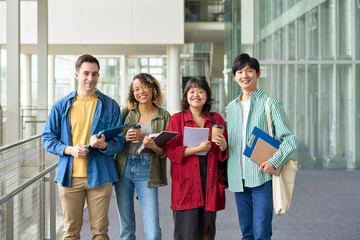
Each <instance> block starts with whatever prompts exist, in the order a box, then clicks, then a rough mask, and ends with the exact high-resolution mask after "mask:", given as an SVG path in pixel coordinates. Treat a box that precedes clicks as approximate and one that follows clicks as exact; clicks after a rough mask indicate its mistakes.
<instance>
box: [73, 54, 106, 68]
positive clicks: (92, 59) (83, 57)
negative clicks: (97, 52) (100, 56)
mask: <svg viewBox="0 0 360 240" xmlns="http://www.w3.org/2000/svg"><path fill="white" fill-rule="evenodd" d="M84 62H89V63H96V64H97V66H98V71H99V70H100V64H99V61H98V60H97V59H96V58H95V57H94V56H92V55H90V54H84V55H81V56H80V57H79V58H78V59H77V61H76V63H75V69H76V72H79V70H80V68H81V65H82V64H83V63H84Z"/></svg>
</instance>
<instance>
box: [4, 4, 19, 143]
mask: <svg viewBox="0 0 360 240" xmlns="http://www.w3.org/2000/svg"><path fill="white" fill-rule="evenodd" d="M6 12H7V14H6V49H7V84H6V87H7V89H6V92H7V93H8V94H7V97H6V98H7V100H6V101H7V108H6V116H7V119H6V133H11V134H6V133H5V134H6V143H5V144H11V143H14V142H16V141H18V140H19V139H20V1H19V0H13V1H6Z"/></svg>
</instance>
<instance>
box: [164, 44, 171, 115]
mask: <svg viewBox="0 0 360 240" xmlns="http://www.w3.org/2000/svg"><path fill="white" fill-rule="evenodd" d="M169 49H170V47H169V45H168V46H166V52H167V53H168V56H167V58H166V88H165V89H166V92H165V93H164V97H165V99H166V109H167V110H168V111H169V98H170V94H169V91H170V78H169V73H170V58H169Z"/></svg>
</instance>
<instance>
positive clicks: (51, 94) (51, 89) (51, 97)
mask: <svg viewBox="0 0 360 240" xmlns="http://www.w3.org/2000/svg"><path fill="white" fill-rule="evenodd" d="M48 64H49V68H48V70H49V71H48V84H49V85H48V106H49V107H51V106H53V105H54V103H55V56H54V55H49V57H48Z"/></svg>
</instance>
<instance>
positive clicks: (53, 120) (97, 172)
mask: <svg viewBox="0 0 360 240" xmlns="http://www.w3.org/2000/svg"><path fill="white" fill-rule="evenodd" d="M76 91H77V90H75V91H73V92H71V93H70V94H69V95H67V96H65V97H63V98H62V99H60V100H58V101H57V102H56V103H55V104H54V106H53V108H52V109H51V112H50V115H49V117H48V120H47V122H46V125H45V129H44V132H43V133H42V141H43V144H44V148H45V150H46V151H48V152H50V153H52V154H55V155H58V156H59V157H60V158H59V165H58V169H57V172H56V177H55V182H59V183H60V184H61V185H62V186H64V187H71V174H72V167H73V156H71V155H64V149H65V147H66V146H73V143H72V137H71V125H70V108H71V105H72V104H73V103H74V101H75V96H76ZM121 124H122V123H121V112H120V108H119V105H118V104H117V103H116V102H115V100H114V99H111V98H110V97H108V96H106V95H104V94H102V93H101V92H100V91H99V90H97V104H96V108H95V112H94V117H93V122H92V125H91V136H92V135H93V134H96V133H98V132H100V131H101V130H103V129H106V128H111V127H116V126H120V125H121ZM89 142H90V139H89ZM106 142H107V144H108V148H107V150H105V151H100V150H98V149H95V150H92V151H91V152H89V154H88V155H87V181H88V187H90V188H95V187H98V186H101V185H104V184H107V183H111V182H117V181H118V180H119V179H118V175H117V172H116V167H115V161H114V159H113V155H114V154H115V153H118V152H120V151H121V150H122V149H123V147H124V144H125V139H124V133H123V132H122V133H120V134H119V135H118V136H117V137H116V138H114V139H113V140H109V141H106Z"/></svg>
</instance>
